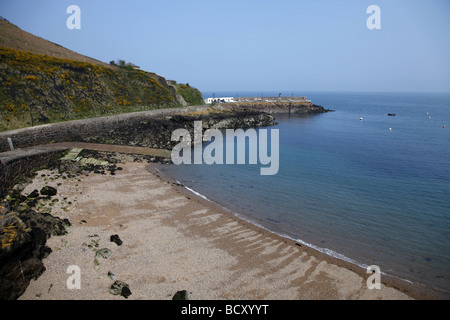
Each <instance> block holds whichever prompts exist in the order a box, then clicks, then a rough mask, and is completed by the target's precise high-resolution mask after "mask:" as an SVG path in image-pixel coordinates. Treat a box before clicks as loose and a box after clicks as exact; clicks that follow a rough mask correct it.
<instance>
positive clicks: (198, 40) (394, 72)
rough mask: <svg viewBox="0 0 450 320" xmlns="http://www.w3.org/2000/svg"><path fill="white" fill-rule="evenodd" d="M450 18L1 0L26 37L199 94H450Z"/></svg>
mask: <svg viewBox="0 0 450 320" xmlns="http://www.w3.org/2000/svg"><path fill="white" fill-rule="evenodd" d="M70 5H77V6H78V7H79V8H80V26H81V29H69V28H67V25H66V21H67V20H68V18H69V17H70V16H71V14H68V13H67V12H66V11H67V8H68V7H69V6H70ZM370 5H377V6H378V7H379V8H380V15H379V17H380V19H379V22H380V27H381V28H380V29H369V28H368V27H367V24H366V22H367V20H368V19H370V17H371V16H372V13H367V12H366V11H367V8H368V7H369V6H370ZM449 13H450V1H448V0H427V1H425V0H395V1H392V0H370V1H366V0H341V1H335V0H309V1H303V0H295V1H294V0H277V1H275V0H271V1H265V0H238V1H236V0H226V1H221V0H164V1H162V0H159V1H154V0H133V1H123V0H122V1H118V0H95V1H92V0H14V1H13V0H0V16H2V17H4V18H6V19H8V20H9V21H10V22H11V23H13V24H15V25H17V26H18V27H20V28H21V29H23V30H25V31H27V32H30V33H32V34H34V35H37V36H40V37H42V38H44V39H47V40H50V41H52V42H55V43H58V44H60V45H62V46H63V47H66V48H68V49H71V50H73V51H76V52H78V53H81V54H84V55H87V56H89V57H92V58H95V59H98V60H101V61H104V62H109V61H111V60H118V59H123V60H126V61H130V62H132V63H134V64H136V65H138V66H140V67H141V69H143V70H146V71H151V72H155V73H157V74H159V75H161V76H163V77H165V78H166V79H168V80H176V81H177V82H181V83H189V84H190V85H191V86H194V87H196V88H198V89H200V91H261V92H262V91H272V92H278V91H295V92H302V91H308V92H310V91H339V92H341V91H342V92H450V19H449Z"/></svg>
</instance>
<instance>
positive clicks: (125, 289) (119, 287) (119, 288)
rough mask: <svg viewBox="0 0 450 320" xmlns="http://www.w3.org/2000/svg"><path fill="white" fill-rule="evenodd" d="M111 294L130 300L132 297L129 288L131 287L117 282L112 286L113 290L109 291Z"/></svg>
mask: <svg viewBox="0 0 450 320" xmlns="http://www.w3.org/2000/svg"><path fill="white" fill-rule="evenodd" d="M109 293H111V294H113V295H115V296H117V295H119V294H120V295H121V296H122V297H124V298H125V299H128V297H129V296H130V295H131V290H130V288H129V285H128V284H127V283H125V282H123V281H120V280H117V281H116V282H114V283H113V284H112V285H111V288H110V289H109Z"/></svg>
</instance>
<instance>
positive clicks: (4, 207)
mask: <svg viewBox="0 0 450 320" xmlns="http://www.w3.org/2000/svg"><path fill="white" fill-rule="evenodd" d="M10 211H11V205H10V204H9V202H8V201H3V202H0V215H2V214H3V215H6V214H8V213H9V212H10Z"/></svg>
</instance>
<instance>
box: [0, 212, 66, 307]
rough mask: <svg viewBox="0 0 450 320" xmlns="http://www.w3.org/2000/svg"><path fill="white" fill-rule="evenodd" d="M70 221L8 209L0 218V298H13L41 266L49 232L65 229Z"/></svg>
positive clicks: (47, 251)
mask: <svg viewBox="0 0 450 320" xmlns="http://www.w3.org/2000/svg"><path fill="white" fill-rule="evenodd" d="M69 225H70V222H69V221H68V220H67V219H66V220H61V219H59V218H57V217H53V216H51V215H50V214H47V213H41V212H36V211H33V210H31V209H27V210H25V209H24V210H23V211H21V212H20V213H17V212H11V213H9V214H7V215H6V216H3V218H2V219H0V242H1V243H2V246H1V248H0V300H15V299H17V298H18V297H20V296H21V295H22V294H23V293H24V292H25V290H26V288H27V286H28V284H29V282H30V280H31V279H37V278H38V277H39V276H40V275H41V274H42V273H43V272H44V271H45V267H44V265H43V263H42V259H44V258H45V257H47V256H48V255H49V254H50V252H51V249H50V248H48V247H47V246H46V245H45V243H46V241H47V239H48V238H49V237H50V236H52V235H61V234H65V233H67V231H66V230H65V228H66V226H69Z"/></svg>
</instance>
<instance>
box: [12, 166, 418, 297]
mask: <svg viewBox="0 0 450 320" xmlns="http://www.w3.org/2000/svg"><path fill="white" fill-rule="evenodd" d="M120 166H121V169H122V170H118V171H116V174H115V175H108V174H94V173H90V174H88V175H82V176H78V177H75V178H73V177H71V178H67V177H62V176H61V175H57V174H56V173H54V172H53V173H52V171H50V170H42V171H39V172H38V174H37V176H36V177H35V178H34V180H33V181H32V182H31V183H30V184H28V185H27V186H26V188H25V190H24V193H26V192H31V191H32V190H34V189H36V188H40V187H42V186H43V185H45V184H48V185H55V186H56V185H58V194H57V195H56V196H55V197H54V199H58V200H57V201H56V200H53V202H52V203H53V204H54V205H53V207H52V215H55V216H59V217H61V218H68V219H69V220H70V221H71V223H72V226H71V227H70V228H69V230H68V233H67V234H66V235H64V236H52V237H51V238H50V239H49V240H48V241H47V245H48V246H49V247H50V248H51V249H52V252H51V254H50V255H49V256H48V257H47V258H45V259H44V260H43V263H44V266H45V267H46V271H45V272H44V273H43V274H42V275H41V276H40V277H39V278H38V279H37V280H32V281H31V282H30V285H29V286H28V288H27V290H26V292H25V293H24V294H23V295H22V296H21V297H20V299H22V300H29V299H38V300H47V299H48V300H50V299H63V300H65V299H89V300H96V299H99V300H111V299H112V300H114V299H119V300H120V299H125V298H124V297H123V296H121V295H113V294H111V293H110V291H109V289H110V287H111V285H112V284H113V283H114V282H115V281H116V280H120V281H123V282H125V283H126V284H127V285H128V287H129V289H130V291H131V295H129V296H128V297H127V299H130V300H134V299H136V300H170V299H172V297H173V296H174V294H175V293H176V292H177V291H180V290H187V291H188V292H190V299H192V300H205V299H207V300H216V299H220V300H222V299H232V300H234V299H261V300H262V299H264V300H279V299H282V300H296V299H352V300H353V299H364V300H366V299H412V297H413V296H414V294H412V292H407V291H408V289H405V288H399V287H398V286H396V287H395V288H394V287H390V286H389V284H388V285H385V283H386V281H384V279H383V278H382V285H381V289H372V290H370V289H368V287H367V283H366V281H367V278H368V276H369V275H368V274H366V273H365V270H362V269H361V268H357V267H356V266H351V265H349V264H346V263H345V262H343V261H338V260H337V259H333V258H331V257H329V256H326V255H324V254H321V253H319V252H316V251H314V250H312V249H310V248H307V247H305V246H303V245H300V244H298V243H296V242H294V241H292V240H289V239H285V238H283V237H281V236H279V235H276V234H273V233H271V232H269V231H267V230H264V229H261V228H259V227H257V226H255V225H252V224H250V223H248V222H246V221H243V220H241V219H239V218H237V217H235V216H234V215H233V214H232V213H231V212H228V211H227V210H226V209H224V208H221V207H218V206H217V205H215V204H214V203H212V202H209V201H207V200H205V199H202V198H200V197H197V196H196V195H195V194H193V193H191V192H190V191H188V190H186V189H185V188H184V187H183V186H180V185H178V184H177V183H175V182H173V181H170V180H168V179H167V178H166V177H161V176H159V174H158V170H157V168H156V167H154V166H152V165H149V164H148V163H145V162H141V163H133V162H126V163H121V164H120ZM111 235H117V236H118V237H120V239H121V241H122V242H123V243H121V245H118V244H117V243H116V242H112V241H111V238H110V237H111ZM103 248H106V249H109V250H110V251H109V252H110V256H109V257H105V258H104V257H99V256H97V257H96V251H97V250H99V249H103ZM74 265H75V266H77V267H79V270H80V287H79V288H71V289H69V288H68V285H67V282H68V279H69V277H70V276H71V273H70V271H69V273H68V268H69V267H70V266H74ZM359 269H361V270H359ZM108 274H109V275H108Z"/></svg>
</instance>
